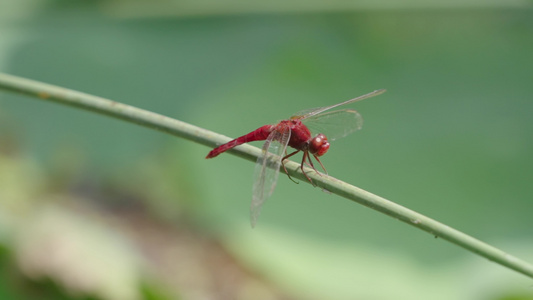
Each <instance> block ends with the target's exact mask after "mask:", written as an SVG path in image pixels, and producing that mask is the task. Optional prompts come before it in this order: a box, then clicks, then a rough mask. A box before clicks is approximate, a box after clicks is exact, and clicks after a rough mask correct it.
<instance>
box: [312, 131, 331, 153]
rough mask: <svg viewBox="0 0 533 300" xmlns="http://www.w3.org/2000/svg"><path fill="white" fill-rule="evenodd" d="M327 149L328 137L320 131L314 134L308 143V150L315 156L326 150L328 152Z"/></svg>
mask: <svg viewBox="0 0 533 300" xmlns="http://www.w3.org/2000/svg"><path fill="white" fill-rule="evenodd" d="M328 149H329V142H328V138H327V137H326V136H325V135H323V134H322V133H320V134H318V135H317V136H315V137H314V138H313V139H312V140H311V143H310V144H309V151H310V152H311V153H312V154H314V155H316V156H322V155H324V154H326V152H328Z"/></svg>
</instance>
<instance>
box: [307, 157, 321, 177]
mask: <svg viewBox="0 0 533 300" xmlns="http://www.w3.org/2000/svg"><path fill="white" fill-rule="evenodd" d="M313 156H315V155H313ZM315 158H316V156H315ZM307 160H308V161H309V166H311V168H312V169H313V170H315V172H316V173H317V174H318V176H322V174H320V172H318V170H317V169H316V168H315V165H313V161H312V160H311V155H308V156H307ZM318 162H320V161H318ZM320 165H322V163H320Z"/></svg>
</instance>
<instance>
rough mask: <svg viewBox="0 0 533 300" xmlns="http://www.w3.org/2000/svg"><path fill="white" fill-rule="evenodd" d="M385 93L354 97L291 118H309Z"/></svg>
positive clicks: (307, 110)
mask: <svg viewBox="0 0 533 300" xmlns="http://www.w3.org/2000/svg"><path fill="white" fill-rule="evenodd" d="M386 91H387V90H385V89H381V90H375V91H373V92H370V93H368V94H364V95H362V96H359V97H356V98H353V99H350V100H346V101H344V102H341V103H337V104H333V105H330V106H324V107H317V108H311V109H306V110H302V111H299V112H297V113H296V114H295V115H293V117H292V118H296V119H306V118H310V117H312V116H315V115H318V114H321V113H323V112H325V111H327V110H330V109H332V108H335V107H339V106H341V105H346V104H350V103H353V102H357V101H361V100H364V99H367V98H370V97H374V96H377V95H380V94H383V93H385V92H386Z"/></svg>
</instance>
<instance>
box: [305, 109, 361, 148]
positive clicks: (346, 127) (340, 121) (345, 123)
mask: <svg viewBox="0 0 533 300" xmlns="http://www.w3.org/2000/svg"><path fill="white" fill-rule="evenodd" d="M302 122H303V123H304V124H305V126H307V127H308V128H309V130H311V132H312V133H313V134H317V133H323V134H325V135H326V136H327V137H328V140H330V141H334V140H336V139H339V138H342V137H345V136H347V135H348V134H350V133H352V132H354V131H357V130H359V129H361V128H362V127H363V117H362V116H361V115H360V114H359V113H358V112H357V111H355V110H353V109H342V110H334V111H330V112H326V113H322V114H319V115H314V116H312V117H309V118H306V119H304V120H302Z"/></svg>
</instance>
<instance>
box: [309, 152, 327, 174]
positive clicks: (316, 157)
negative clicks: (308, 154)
mask: <svg viewBox="0 0 533 300" xmlns="http://www.w3.org/2000/svg"><path fill="white" fill-rule="evenodd" d="M313 156H314V157H315V159H316V161H318V163H319V164H320V166H321V167H322V170H324V172H325V173H326V175H328V171H327V170H326V168H324V165H323V164H322V162H321V161H320V159H318V156H316V155H313ZM309 161H311V160H309ZM315 171H316V170H315Z"/></svg>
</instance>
